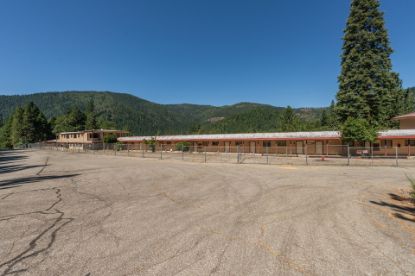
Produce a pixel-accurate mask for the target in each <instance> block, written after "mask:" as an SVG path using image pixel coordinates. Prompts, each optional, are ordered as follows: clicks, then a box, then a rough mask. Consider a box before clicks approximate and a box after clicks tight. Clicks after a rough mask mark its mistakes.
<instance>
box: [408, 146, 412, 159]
mask: <svg viewBox="0 0 415 276" xmlns="http://www.w3.org/2000/svg"><path fill="white" fill-rule="evenodd" d="M408 156H409V157H411V145H410V144H409V146H408Z"/></svg>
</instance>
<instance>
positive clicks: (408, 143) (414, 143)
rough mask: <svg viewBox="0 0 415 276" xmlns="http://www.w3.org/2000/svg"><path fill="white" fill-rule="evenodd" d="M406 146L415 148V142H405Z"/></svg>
mask: <svg viewBox="0 0 415 276" xmlns="http://www.w3.org/2000/svg"><path fill="white" fill-rule="evenodd" d="M405 146H407V147H408V146H411V147H415V140H406V141H405Z"/></svg>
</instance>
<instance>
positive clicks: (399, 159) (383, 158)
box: [25, 143, 415, 167]
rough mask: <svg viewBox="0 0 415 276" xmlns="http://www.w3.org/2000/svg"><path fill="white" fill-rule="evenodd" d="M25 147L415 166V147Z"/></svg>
mask: <svg viewBox="0 0 415 276" xmlns="http://www.w3.org/2000/svg"><path fill="white" fill-rule="evenodd" d="M25 148H29V149H43V150H53V151H62V152H70V153H80V154H81V153H82V154H96V155H112V156H125V157H137V158H151V159H159V160H180V161H188V162H199V163H234V164H267V165H313V166H318V165H338V166H397V167H398V166H399V167H411V166H415V156H414V155H415V149H414V147H412V148H411V147H410V146H406V147H383V148H379V147H351V146H347V145H324V148H323V149H319V150H318V151H321V152H320V153H316V149H315V148H313V149H310V148H308V146H307V145H304V147H301V148H299V147H297V146H295V145H290V146H275V147H263V148H261V149H256V150H254V151H251V150H249V149H247V148H246V147H242V146H201V145H198V146H193V145H171V144H165V145H163V144H89V145H86V144H83V145H81V144H79V145H67V144H65V145H63V144H61V145H58V144H43V143H38V144H30V145H26V146H25Z"/></svg>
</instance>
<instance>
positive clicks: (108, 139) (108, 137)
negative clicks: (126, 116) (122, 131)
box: [104, 134, 117, 144]
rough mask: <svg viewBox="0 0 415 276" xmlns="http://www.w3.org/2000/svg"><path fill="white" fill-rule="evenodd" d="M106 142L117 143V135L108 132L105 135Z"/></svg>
mask: <svg viewBox="0 0 415 276" xmlns="http://www.w3.org/2000/svg"><path fill="white" fill-rule="evenodd" d="M104 143H105V144H114V143H117V135H115V134H108V135H105V136H104Z"/></svg>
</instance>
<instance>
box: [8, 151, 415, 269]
mask: <svg viewBox="0 0 415 276" xmlns="http://www.w3.org/2000/svg"><path fill="white" fill-rule="evenodd" d="M408 177H413V178H415V168H396V167H344V166H316V167H314V166H309V167H307V166H298V167H297V166H274V165H270V166H263V165H237V164H212V163H208V164H203V163H202V164H201V163H187V162H181V161H175V160H162V161H160V160H155V159H139V158H132V157H120V156H103V155H102V156H99V155H96V156H95V155H87V154H70V153H62V152H53V151H16V152H0V233H1V234H0V275H176V274H178V275H210V274H217V275H366V274H367V275H415V216H414V215H415V210H414V208H413V207H414V206H413V205H411V203H410V202H408V201H407V200H406V199H405V197H404V195H405V192H406V191H407V189H408V187H409V184H408V179H407V178H408Z"/></svg>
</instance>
